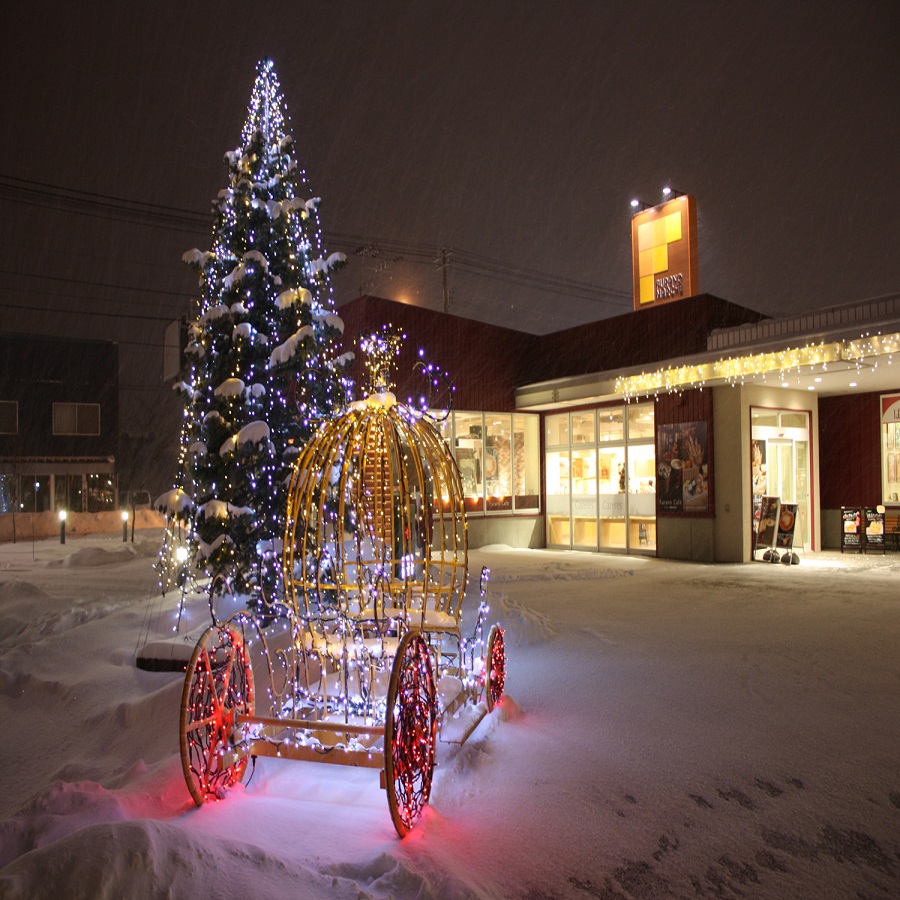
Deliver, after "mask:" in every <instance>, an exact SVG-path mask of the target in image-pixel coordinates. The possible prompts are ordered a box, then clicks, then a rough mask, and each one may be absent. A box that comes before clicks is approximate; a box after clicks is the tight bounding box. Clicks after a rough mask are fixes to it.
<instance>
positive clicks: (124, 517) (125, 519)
mask: <svg viewBox="0 0 900 900" xmlns="http://www.w3.org/2000/svg"><path fill="white" fill-rule="evenodd" d="M127 540H128V512H127V511H126V510H124V509H123V510H122V543H125V541H127Z"/></svg>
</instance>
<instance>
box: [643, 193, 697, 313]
mask: <svg viewBox="0 0 900 900" xmlns="http://www.w3.org/2000/svg"><path fill="white" fill-rule="evenodd" d="M631 258H632V262H631V265H632V272H633V282H634V308H635V309H646V308H647V307H649V306H657V305H659V304H660V303H670V302H671V301H673V300H680V299H681V298H682V297H691V296H693V295H694V294H699V293H700V275H699V271H698V260H697V209H696V203H695V201H694V198H693V197H689V196H688V195H687V194H682V195H681V196H680V197H676V198H675V199H674V200H669V201H667V202H666V203H661V204H660V205H659V206H654V207H652V208H651V209H646V210H644V211H643V212H640V213H638V214H637V215H636V216H634V218H633V219H632V220H631Z"/></svg>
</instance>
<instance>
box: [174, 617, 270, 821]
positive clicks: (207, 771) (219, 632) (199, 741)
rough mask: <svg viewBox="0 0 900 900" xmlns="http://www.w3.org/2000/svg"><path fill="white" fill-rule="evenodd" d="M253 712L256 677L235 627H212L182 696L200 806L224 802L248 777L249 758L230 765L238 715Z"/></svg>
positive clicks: (190, 778)
mask: <svg viewBox="0 0 900 900" xmlns="http://www.w3.org/2000/svg"><path fill="white" fill-rule="evenodd" d="M236 712H239V713H247V714H252V713H253V672H252V670H251V668H250V661H249V660H248V659H247V651H246V647H245V645H244V639H243V638H242V637H241V634H240V632H239V631H238V630H237V629H236V628H235V627H234V626H233V625H222V626H218V625H212V626H211V627H209V628H207V629H206V631H204V632H203V634H202V635H201V637H200V640H199V641H197V646H196V647H195V648H194V652H193V654H192V656H191V661H190V662H189V663H188V666H187V672H186V674H185V679H184V691H183V693H182V695H181V719H180V721H179V737H180V746H181V765H182V768H183V769H184V779H185V781H186V782H187V786H188V789H189V790H190V792H191V796H192V797H193V798H194V802H195V803H196V804H197V806H202V805H203V803H204V802H205V801H206V800H208V799H221V798H222V797H223V796H224V794H225V791H226V790H227V789H228V788H229V787H231V786H232V785H233V784H237V783H238V782H239V781H240V780H241V778H243V777H244V770H245V769H246V768H247V757H246V756H244V757H243V758H241V759H239V760H238V761H237V762H231V763H225V762H224V761H223V758H222V756H223V754H224V753H225V752H226V751H230V750H231V737H232V730H233V727H234V714H235V713H236Z"/></svg>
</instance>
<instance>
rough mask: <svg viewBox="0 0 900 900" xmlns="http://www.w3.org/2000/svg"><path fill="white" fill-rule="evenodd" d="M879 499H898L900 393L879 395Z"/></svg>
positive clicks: (892, 500)
mask: <svg viewBox="0 0 900 900" xmlns="http://www.w3.org/2000/svg"><path fill="white" fill-rule="evenodd" d="M880 399H881V501H882V503H897V502H898V501H900V394H882V395H881V398H880Z"/></svg>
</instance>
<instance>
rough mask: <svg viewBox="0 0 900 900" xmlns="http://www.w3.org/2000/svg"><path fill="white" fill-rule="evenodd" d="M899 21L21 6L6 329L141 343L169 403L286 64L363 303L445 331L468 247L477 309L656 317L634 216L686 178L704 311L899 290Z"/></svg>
mask: <svg viewBox="0 0 900 900" xmlns="http://www.w3.org/2000/svg"><path fill="white" fill-rule="evenodd" d="M795 6H796V8H794V7H795ZM898 26H900V5H898V4H897V2H896V0H884V2H865V0H862V2H846V3H844V2H832V3H820V4H816V5H814V6H810V5H808V4H796V5H793V4H784V3H769V2H762V3H753V4H737V3H732V4H727V3H726V4H723V3H721V2H719V3H648V2H630V3H624V2H622V3H613V2H604V3H601V2H596V0H595V2H584V3H581V2H565V0H561V2H558V3H553V4H550V3H530V2H525V0H519V2H489V0H485V2H480V3H470V2H453V3H436V2H430V0H426V2H419V3H402V4H401V3H386V2H379V3H371V2H368V3H358V2H333V0H332V2H327V3H320V2H298V0H292V2H284V3H257V4H250V3H247V4H240V5H238V4H234V3H227V2H226V3H217V4H206V3H194V4H182V3H169V2H157V3H150V4H145V5H144V6H143V7H136V6H132V5H131V4H123V3H121V2H116V3H110V2H105V0H103V2H95V3H90V4H80V5H74V4H73V5H71V6H69V7H68V8H59V7H58V5H56V4H32V5H21V6H19V7H18V9H17V10H16V11H15V12H13V13H4V27H3V38H2V41H3V46H2V54H0V66H2V79H3V85H4V103H3V107H2V116H3V141H2V142H0V203H2V207H0V208H2V217H0V219H2V221H0V228H2V258H0V271H2V277H3V280H2V284H3V292H2V303H3V305H4V307H5V309H4V325H3V328H4V329H5V330H12V331H29V332H46V333H54V334H83V335H91V336H95V337H99V338H103V339H109V340H117V341H119V342H120V345H121V354H122V356H123V358H124V362H123V366H122V377H123V386H124V387H125V389H126V393H125V396H131V397H133V398H135V399H140V398H144V399H145V400H146V399H147V398H152V397H153V396H154V395H155V392H156V391H157V390H158V389H159V382H160V378H161V373H162V361H161V356H162V353H161V341H162V330H163V327H164V325H165V323H166V322H167V321H169V320H171V319H173V318H176V317H178V316H181V315H184V314H189V313H190V312H191V311H192V306H191V304H192V301H193V300H194V299H195V297H196V295H197V290H196V279H195V276H193V275H192V274H191V273H190V271H189V270H188V269H187V267H186V266H184V265H183V263H182V262H181V255H182V253H183V252H184V251H185V250H187V249H189V248H191V247H200V248H203V249H206V248H208V246H209V244H210V237H209V235H210V230H211V226H212V216H211V214H210V212H209V209H210V200H211V199H212V198H213V197H214V196H215V195H216V194H217V193H218V191H219V190H220V189H221V188H223V187H224V186H225V183H226V174H225V166H224V164H223V162H222V158H223V155H224V153H225V152H226V151H227V150H230V149H233V148H234V147H236V146H237V143H238V140H239V136H240V129H241V126H242V124H243V121H244V117H245V115H246V109H247V104H248V102H249V99H250V91H251V88H252V84H253V77H254V67H255V65H256V62H257V61H258V60H259V59H260V58H262V57H264V56H269V57H270V58H272V59H273V60H274V62H275V66H276V71H277V72H278V75H279V78H280V80H281V84H282V88H283V91H284V95H285V100H286V105H287V110H288V113H289V115H290V118H291V122H292V126H293V133H294V136H295V137H296V139H297V141H298V144H299V148H300V150H299V155H300V162H301V164H302V165H303V167H304V168H305V169H306V171H307V173H308V175H309V179H310V181H311V183H312V186H313V189H314V193H315V194H316V195H318V196H321V197H322V198H323V203H322V205H321V207H320V214H321V220H322V223H323V226H324V229H325V241H326V246H327V249H328V250H329V251H333V250H342V251H343V252H345V253H347V254H348V257H349V259H350V265H349V266H348V268H347V269H345V270H344V271H343V272H342V273H340V274H339V275H338V276H337V277H336V281H335V289H336V296H337V298H338V301H339V303H340V302H344V301H346V300H348V299H350V298H352V297H354V296H357V295H358V294H359V293H362V292H367V293H375V294H380V295H382V296H387V297H392V298H395V299H402V300H405V301H408V302H414V303H418V304H421V305H427V306H431V307H433V308H436V309H440V308H441V307H442V305H443V293H442V280H441V272H440V271H439V269H438V268H437V266H436V264H435V260H436V259H437V258H438V256H439V254H440V249H441V248H442V247H446V248H450V260H451V268H450V271H449V288H450V308H451V311H452V312H454V313H456V314H458V315H463V316H469V317H472V318H479V319H483V320H485V321H490V322H494V323H497V324H503V325H508V326H510V327H517V328H520V329H523V330H527V331H532V332H535V333H543V332H548V331H554V330H558V329H560V328H565V327H569V326H571V325H574V324H578V323H580V322H585V321H592V320H595V319H599V318H604V317H608V316H611V315H616V314H619V313H622V312H626V311H627V310H629V309H630V308H631V297H630V291H631V258H630V254H631V248H630V238H629V229H630V214H631V210H630V206H629V201H630V200H631V199H632V197H637V198H640V199H641V200H643V201H645V202H648V203H656V202H658V201H659V200H660V198H661V194H660V191H661V189H662V187H663V186H664V185H666V184H670V185H671V186H672V187H674V188H676V189H677V190H680V191H683V192H686V193H691V194H693V195H694V196H695V197H696V198H697V205H698V226H699V227H698V230H699V242H700V284H701V289H702V290H703V291H706V292H709V293H713V294H716V295H718V296H721V297H724V298H726V299H728V300H731V301H734V302H736V303H740V304H742V305H745V306H749V307H751V308H754V309H757V310H760V311H763V312H766V313H770V314H782V313H786V312H793V311H805V310H810V309H818V308H822V307H827V306H832V305H837V304H842V303H849V302H852V301H857V300H861V299H865V298H870V297H874V296H879V295H883V294H888V293H893V292H896V291H897V290H900V253H898V252H897V244H898V240H897V238H898V227H897V211H898V207H900V166H898V159H900V157H898V147H900V103H898V101H900V64H898V59H900V52H898V50H897V46H896V34H897V30H898ZM361 248H365V249H363V250H362V252H360V251H361ZM373 324H380V323H373ZM129 392H130V393H129Z"/></svg>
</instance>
